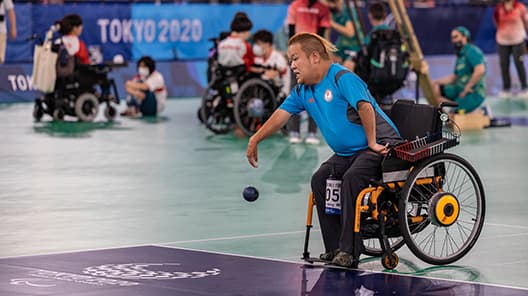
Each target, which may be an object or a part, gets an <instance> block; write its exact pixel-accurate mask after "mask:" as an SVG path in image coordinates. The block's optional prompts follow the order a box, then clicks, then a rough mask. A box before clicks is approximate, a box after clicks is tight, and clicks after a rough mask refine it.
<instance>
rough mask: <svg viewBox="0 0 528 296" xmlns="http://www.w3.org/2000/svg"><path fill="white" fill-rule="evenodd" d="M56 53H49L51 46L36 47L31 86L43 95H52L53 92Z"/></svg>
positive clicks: (46, 44) (55, 75)
mask: <svg viewBox="0 0 528 296" xmlns="http://www.w3.org/2000/svg"><path fill="white" fill-rule="evenodd" d="M57 56H58V55H57V53H55V52H53V51H51V45H50V44H49V43H45V44H44V45H36V46H35V53H34V55H33V76H32V80H33V86H34V87H35V88H36V89H38V90H40V91H41V92H43V93H52V92H53V91H54V90H55V79H56V78H57V70H56V69H55V67H56V64H57Z"/></svg>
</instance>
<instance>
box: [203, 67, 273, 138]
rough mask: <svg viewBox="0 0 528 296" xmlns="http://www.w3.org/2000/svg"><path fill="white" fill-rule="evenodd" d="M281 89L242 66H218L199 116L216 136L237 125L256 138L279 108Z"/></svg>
mask: <svg viewBox="0 0 528 296" xmlns="http://www.w3.org/2000/svg"><path fill="white" fill-rule="evenodd" d="M278 93H279V89H278V88H277V87H276V86H274V85H273V83H271V82H269V81H266V80H263V79H261V78H260V77H258V75H256V74H253V73H247V72H246V69H245V67H244V66H242V67H232V68H227V67H222V66H219V65H218V66H217V68H216V69H215V70H214V72H213V74H212V79H211V82H210V83H209V86H208V87H207V89H206V90H205V93H204V95H203V97H202V104H201V108H200V114H199V117H200V119H201V120H202V122H203V123H204V124H205V126H206V127H207V128H208V129H209V130H211V131H212V132H214V133H215V134H225V133H227V132H229V131H231V130H232V129H233V128H234V127H235V126H238V127H239V128H240V129H241V130H242V131H243V132H244V134H246V135H248V136H251V135H253V134H254V133H255V132H256V131H257V130H258V129H259V128H260V127H261V126H262V125H263V124H264V122H266V120H267V119H268V118H269V117H270V116H271V114H272V113H273V111H275V109H276V108H277V103H278V102H277V94H278Z"/></svg>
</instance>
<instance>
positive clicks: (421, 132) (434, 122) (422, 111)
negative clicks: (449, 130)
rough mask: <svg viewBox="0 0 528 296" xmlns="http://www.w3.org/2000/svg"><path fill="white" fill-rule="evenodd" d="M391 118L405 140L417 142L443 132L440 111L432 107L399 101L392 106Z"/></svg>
mask: <svg viewBox="0 0 528 296" xmlns="http://www.w3.org/2000/svg"><path fill="white" fill-rule="evenodd" d="M389 116H390V118H391V120H392V121H393V122H394V124H395V125H396V127H397V128H398V130H399V131H400V135H401V136H402V138H403V139H405V140H415V139H416V138H421V137H425V136H429V135H435V134H438V133H441V131H442V121H441V120H440V113H439V110H438V108H437V107H434V106H431V105H424V104H415V103H414V102H413V101H409V100H399V101H396V102H395V103H394V104H393V105H392V108H391V111H390V115H389Z"/></svg>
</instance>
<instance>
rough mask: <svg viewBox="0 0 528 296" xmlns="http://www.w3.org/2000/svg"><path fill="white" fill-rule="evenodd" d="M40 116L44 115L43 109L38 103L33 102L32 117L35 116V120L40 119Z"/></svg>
mask: <svg viewBox="0 0 528 296" xmlns="http://www.w3.org/2000/svg"><path fill="white" fill-rule="evenodd" d="M42 116H44V110H43V109H42V106H41V105H40V104H38V103H35V107H33V118H35V120H36V121H40V120H41V119H42Z"/></svg>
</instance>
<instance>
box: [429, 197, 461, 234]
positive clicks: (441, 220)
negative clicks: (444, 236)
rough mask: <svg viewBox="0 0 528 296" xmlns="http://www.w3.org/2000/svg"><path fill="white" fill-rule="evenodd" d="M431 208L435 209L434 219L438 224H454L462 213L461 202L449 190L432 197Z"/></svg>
mask: <svg viewBox="0 0 528 296" xmlns="http://www.w3.org/2000/svg"><path fill="white" fill-rule="evenodd" d="M429 208H430V209H431V210H432V211H433V217H432V221H433V223H434V224H436V225H438V226H450V225H452V224H453V223H455V221H456V220H457V218H458V214H459V213H460V204H459V203H458V200H457V198H456V197H455V196H453V195H452V194H451V193H447V192H441V193H436V194H435V195H434V196H433V197H432V198H431V204H430V207H429Z"/></svg>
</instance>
